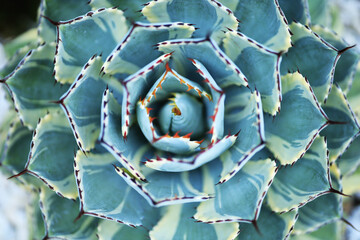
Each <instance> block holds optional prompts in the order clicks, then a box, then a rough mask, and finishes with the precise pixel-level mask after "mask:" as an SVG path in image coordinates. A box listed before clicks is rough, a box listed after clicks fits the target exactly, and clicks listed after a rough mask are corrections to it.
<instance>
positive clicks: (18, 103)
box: [4, 44, 67, 129]
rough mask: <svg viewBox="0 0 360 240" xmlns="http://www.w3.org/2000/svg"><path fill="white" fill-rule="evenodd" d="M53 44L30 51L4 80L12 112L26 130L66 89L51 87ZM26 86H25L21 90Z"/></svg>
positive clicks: (34, 125) (50, 107)
mask: <svg viewBox="0 0 360 240" xmlns="http://www.w3.org/2000/svg"><path fill="white" fill-rule="evenodd" d="M54 51H55V44H45V45H43V44H42V45H40V46H39V47H38V48H36V49H34V50H30V51H29V52H28V53H27V54H26V56H25V57H24V58H23V60H22V61H21V62H20V64H19V65H18V67H17V68H16V69H15V70H14V71H13V72H12V73H11V74H9V75H8V76H7V77H6V78H5V79H4V81H5V85H6V86H7V87H8V89H9V91H10V94H11V96H12V98H13V100H14V104H15V110H16V111H19V117H20V119H21V120H22V121H23V123H24V124H25V125H26V126H28V127H29V128H30V129H34V128H35V127H36V123H37V121H38V119H39V118H40V117H42V116H44V115H45V114H46V113H47V112H48V111H49V110H51V109H54V108H57V106H56V104H53V103H52V102H51V101H56V99H58V98H59V97H60V96H61V95H62V94H63V93H64V92H65V91H66V87H67V86H62V85H59V84H57V85H55V86H54V77H53V76H52V69H53V66H54V65H53V56H54ZM24 86H26V87H24Z"/></svg>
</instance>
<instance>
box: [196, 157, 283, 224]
mask: <svg viewBox="0 0 360 240" xmlns="http://www.w3.org/2000/svg"><path fill="white" fill-rule="evenodd" d="M221 168H222V167H221V162H219V161H217V162H211V163H210V164H207V165H206V166H204V167H203V169H204V173H203V175H204V177H203V179H204V180H203V181H204V189H203V190H204V191H205V192H207V193H210V194H214V196H215V198H214V199H210V200H208V201H205V202H202V203H200V204H199V206H198V207H197V212H196V214H195V215H194V218H195V219H196V220H198V221H201V222H205V223H223V222H253V221H256V219H257V218H258V217H259V214H260V209H261V205H262V201H263V200H264V197H265V195H266V192H267V190H268V188H269V187H270V185H271V183H272V181H273V179H274V176H275V174H276V171H277V168H276V166H275V162H272V161H271V160H270V159H266V160H259V161H256V162H253V161H249V162H248V163H247V164H246V165H245V166H244V167H243V168H242V169H241V170H240V172H238V173H237V174H235V176H234V177H232V178H231V179H230V180H229V181H227V182H225V183H222V184H218V185H215V184H216V182H217V180H218V177H219V174H220V172H221Z"/></svg>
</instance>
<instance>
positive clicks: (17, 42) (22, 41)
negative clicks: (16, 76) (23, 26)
mask: <svg viewBox="0 0 360 240" xmlns="http://www.w3.org/2000/svg"><path fill="white" fill-rule="evenodd" d="M36 40H37V30H36V28H31V29H29V30H27V31H26V32H24V33H22V34H20V35H19V36H17V37H16V38H15V39H12V40H11V41H10V42H7V43H5V44H4V45H3V46H4V51H5V55H6V58H7V59H8V60H10V59H9V58H13V57H14V55H17V54H18V52H19V51H20V50H21V49H23V48H24V47H26V46H29V45H34V47H36V44H37V41H36ZM31 48H33V47H31ZM31 48H30V49H31ZM30 49H29V50H30ZM26 52H28V51H26ZM23 57H24V55H23V56H22V57H21V58H23ZM21 58H20V59H19V60H18V61H17V63H18V62H20V60H21ZM6 64H7V63H6ZM11 70H13V69H11Z"/></svg>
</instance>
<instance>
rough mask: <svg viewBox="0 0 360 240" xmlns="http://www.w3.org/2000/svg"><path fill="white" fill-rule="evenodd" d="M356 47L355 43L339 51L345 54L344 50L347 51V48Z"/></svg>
mask: <svg viewBox="0 0 360 240" xmlns="http://www.w3.org/2000/svg"><path fill="white" fill-rule="evenodd" d="M354 47H356V44H354V45H352V46H350V47H346V48H344V49H342V50H339V51H338V54H339V55H341V54H343V53H344V52H346V51H347V50H349V49H351V48H354Z"/></svg>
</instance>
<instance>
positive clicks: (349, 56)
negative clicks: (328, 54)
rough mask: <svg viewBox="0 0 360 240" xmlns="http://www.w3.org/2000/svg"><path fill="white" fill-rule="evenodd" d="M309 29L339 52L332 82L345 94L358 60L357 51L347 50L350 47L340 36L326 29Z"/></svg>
mask: <svg viewBox="0 0 360 240" xmlns="http://www.w3.org/2000/svg"><path fill="white" fill-rule="evenodd" d="M311 29H312V30H313V31H314V32H316V33H317V34H319V35H320V36H321V37H322V38H323V39H324V40H325V41H327V42H328V43H330V44H331V45H332V46H334V47H335V48H336V49H338V50H339V51H340V52H341V53H340V55H341V57H340V59H339V60H338V62H337V63H336V67H335V74H334V82H335V83H337V84H338V85H339V86H340V87H341V89H343V91H344V92H347V91H348V90H349V88H350V86H351V84H352V81H353V77H354V72H355V71H356V66H357V63H358V62H359V59H360V55H359V52H358V50H356V49H349V47H351V46H350V45H348V44H347V43H346V42H345V41H344V40H343V39H342V38H341V36H340V35H337V34H336V33H334V32H333V31H331V30H330V29H328V28H324V27H322V26H319V25H316V26H312V27H311Z"/></svg>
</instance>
